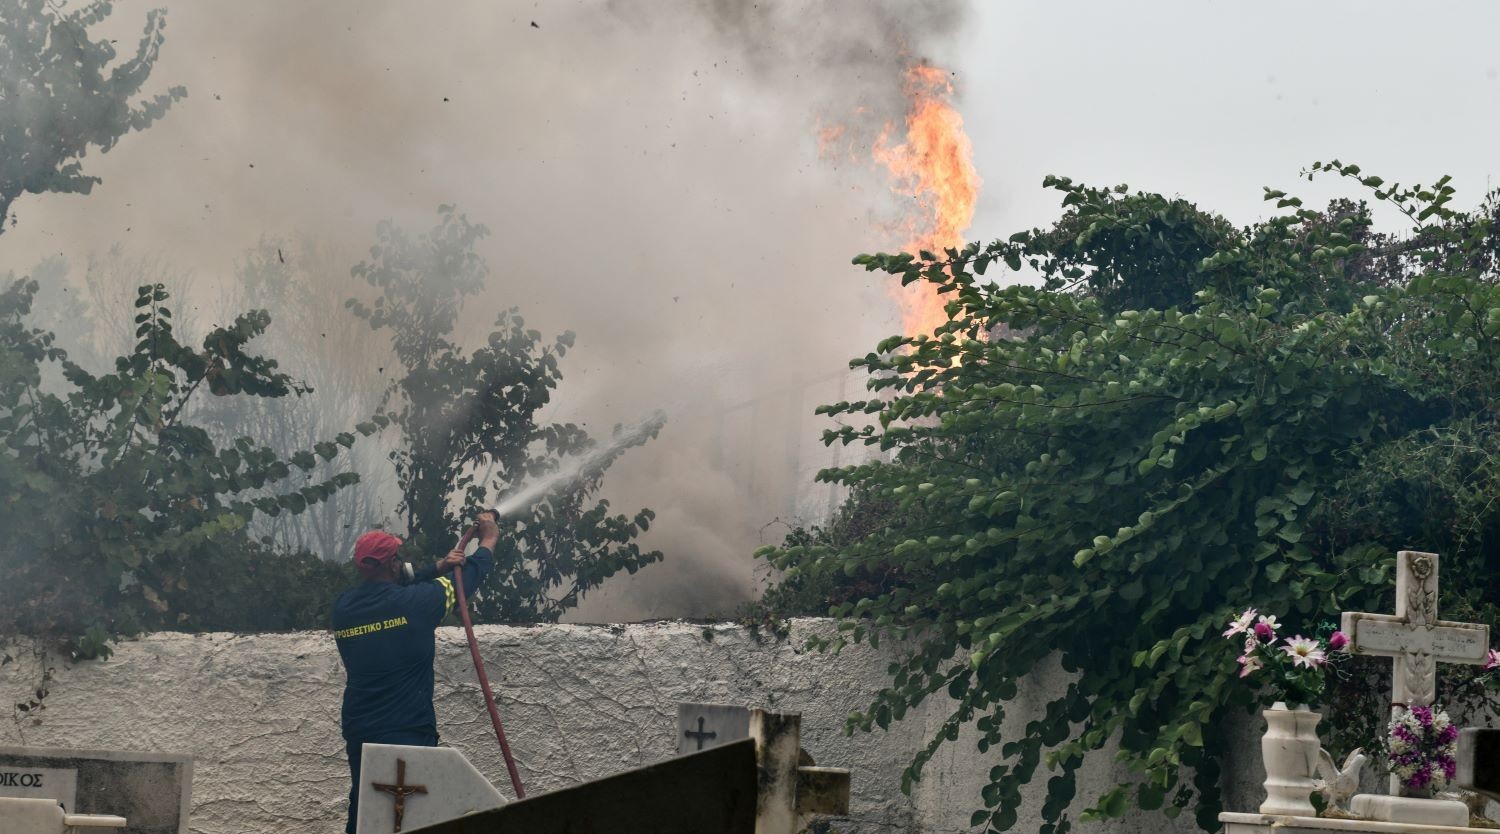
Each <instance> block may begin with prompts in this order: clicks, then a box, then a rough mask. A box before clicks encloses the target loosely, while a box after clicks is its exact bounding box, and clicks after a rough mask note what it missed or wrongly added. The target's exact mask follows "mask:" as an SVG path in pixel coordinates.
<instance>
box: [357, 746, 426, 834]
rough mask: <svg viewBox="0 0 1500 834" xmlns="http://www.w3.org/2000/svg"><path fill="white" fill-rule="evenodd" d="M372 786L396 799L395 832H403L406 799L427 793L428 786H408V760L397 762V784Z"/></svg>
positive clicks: (377, 783) (372, 784) (372, 783)
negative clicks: (402, 823)
mask: <svg viewBox="0 0 1500 834" xmlns="http://www.w3.org/2000/svg"><path fill="white" fill-rule="evenodd" d="M370 785H371V786H372V787H374V788H375V790H377V791H380V792H381V793H388V794H390V795H391V796H393V797H395V799H396V827H395V829H393V830H394V831H400V830H401V818H402V817H404V816H405V815H406V798H407V797H408V796H412V795H414V794H419V793H427V786H426V785H408V784H406V760H405V759H397V760H396V784H394V785H383V784H381V783H379V782H371V783H370Z"/></svg>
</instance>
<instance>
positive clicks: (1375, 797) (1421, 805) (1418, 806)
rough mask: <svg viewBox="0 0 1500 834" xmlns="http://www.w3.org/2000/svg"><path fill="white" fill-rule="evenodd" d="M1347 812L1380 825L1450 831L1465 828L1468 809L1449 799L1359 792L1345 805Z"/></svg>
mask: <svg viewBox="0 0 1500 834" xmlns="http://www.w3.org/2000/svg"><path fill="white" fill-rule="evenodd" d="M1349 810H1350V811H1351V812H1353V813H1354V814H1355V815H1356V816H1361V817H1364V818H1365V819H1371V820H1380V821H1382V822H1415V823H1420V824H1423V825H1447V826H1452V827H1454V828H1467V827H1468V825H1469V806H1467V805H1465V804H1463V803H1462V802H1458V801H1456V800H1452V799H1417V798H1415V797H1409V796H1386V795H1385V794H1375V793H1362V794H1359V795H1358V796H1356V797H1354V799H1353V800H1351V801H1350V802H1349Z"/></svg>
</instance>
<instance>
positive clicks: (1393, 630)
mask: <svg viewBox="0 0 1500 834" xmlns="http://www.w3.org/2000/svg"><path fill="white" fill-rule="evenodd" d="M1437 605H1438V557H1437V554H1436V553H1419V552H1416V551H1412V550H1403V551H1401V552H1400V553H1397V554H1396V614H1395V616H1392V615H1390V614H1365V613H1362V612H1358V611H1345V612H1344V616H1343V623H1342V626H1343V632H1344V634H1346V635H1348V637H1349V651H1350V652H1351V653H1352V654H1357V655H1371V656H1375V657H1389V658H1393V659H1394V661H1395V664H1394V668H1393V669H1392V684H1391V702H1392V705H1393V706H1396V707H1403V708H1404V707H1413V706H1430V705H1431V704H1432V700H1433V698H1434V697H1436V696H1437V664H1439V663H1467V664H1471V665H1476V666H1477V665H1480V664H1483V663H1484V662H1485V659H1486V657H1487V655H1488V653H1489V648H1490V627H1489V626H1487V625H1478V624H1475V623H1455V622H1449V621H1447V620H1439V619H1438V613H1437Z"/></svg>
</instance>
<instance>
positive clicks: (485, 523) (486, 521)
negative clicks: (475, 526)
mask: <svg viewBox="0 0 1500 834" xmlns="http://www.w3.org/2000/svg"><path fill="white" fill-rule="evenodd" d="M499 542H500V525H498V524H496V523H495V514H494V513H492V512H489V511H485V512H482V513H480V514H479V546H480V547H487V548H489V549H490V550H491V551H494V549H495V545H496V544H499Z"/></svg>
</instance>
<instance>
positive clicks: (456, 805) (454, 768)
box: [356, 744, 505, 834]
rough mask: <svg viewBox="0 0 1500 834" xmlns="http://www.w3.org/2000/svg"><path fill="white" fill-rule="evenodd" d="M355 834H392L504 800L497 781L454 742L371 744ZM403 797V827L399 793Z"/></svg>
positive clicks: (364, 760)
mask: <svg viewBox="0 0 1500 834" xmlns="http://www.w3.org/2000/svg"><path fill="white" fill-rule="evenodd" d="M361 755H362V759H361V763H360V780H361V784H360V786H359V827H358V829H357V831H356V834H392V832H394V831H410V830H412V829H415V828H420V827H422V826H424V825H432V824H434V823H439V822H444V821H446V820H451V819H457V818H459V817H462V816H466V815H468V814H473V813H476V812H479V811H488V810H490V809H491V808H499V807H500V806H501V805H504V804H505V797H503V796H501V795H500V792H499V791H498V790H495V786H494V785H492V784H490V782H489V780H488V779H486V778H484V775H483V774H481V773H480V772H479V771H478V770H475V769H474V766H473V765H472V764H469V760H468V759H466V758H464V756H463V754H462V753H460V752H458V751H457V750H454V749H453V748H451V747H405V746H402V745H399V744H366V745H365V746H364V752H363V753H362V754H361ZM398 793H400V794H403V796H402V801H401V805H402V815H401V827H400V828H397V827H396V798H397V794H398Z"/></svg>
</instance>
